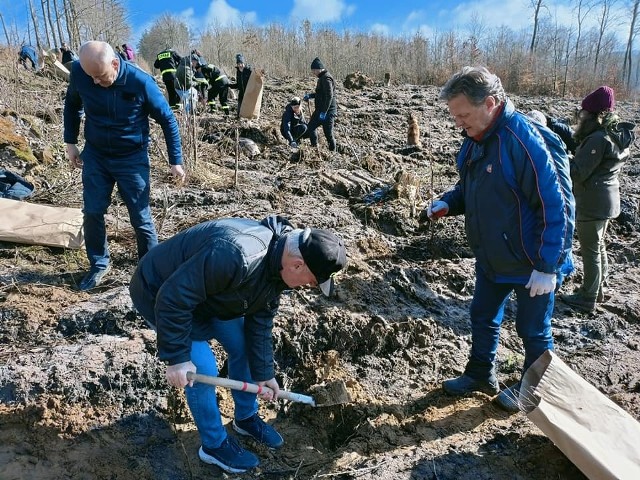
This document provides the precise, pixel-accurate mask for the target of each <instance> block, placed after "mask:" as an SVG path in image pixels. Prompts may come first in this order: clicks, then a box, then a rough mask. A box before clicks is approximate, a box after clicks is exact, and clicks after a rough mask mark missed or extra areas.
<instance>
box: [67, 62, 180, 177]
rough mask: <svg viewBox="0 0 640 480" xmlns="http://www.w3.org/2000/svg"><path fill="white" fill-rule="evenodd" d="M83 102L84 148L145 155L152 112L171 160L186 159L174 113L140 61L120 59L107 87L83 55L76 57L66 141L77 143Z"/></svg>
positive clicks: (119, 154) (102, 153) (100, 153)
mask: <svg viewBox="0 0 640 480" xmlns="http://www.w3.org/2000/svg"><path fill="white" fill-rule="evenodd" d="M83 107H84V113H86V115H85V125H84V137H85V140H86V145H85V152H87V153H90V154H93V155H97V156H99V157H100V156H101V157H109V158H118V157H123V158H125V157H129V158H131V157H135V156H137V155H139V154H143V155H144V156H145V157H146V154H147V147H148V145H149V117H151V118H153V119H154V120H155V121H157V122H158V123H159V124H160V126H161V127H162V131H163V132H164V137H165V141H166V143H167V151H168V154H169V163H170V164H171V165H181V164H182V150H181V148H180V132H179V130H178V123H177V122H176V119H175V116H174V115H173V112H172V111H171V108H169V104H168V103H167V101H166V99H165V98H164V95H162V92H161V91H160V89H159V88H158V85H156V82H155V81H154V80H153V78H152V77H151V75H149V74H148V73H146V72H144V71H143V70H141V69H140V68H138V67H137V66H135V65H133V64H131V63H128V62H123V61H120V67H119V71H118V76H117V77H116V80H115V82H114V83H113V85H111V86H109V87H108V88H104V87H101V86H100V85H96V84H95V83H94V82H93V79H92V78H91V77H90V76H89V75H87V74H86V73H85V72H84V70H82V67H81V66H80V62H79V61H75V62H73V64H72V66H71V80H70V82H69V87H68V88H67V96H66V98H65V101H64V142H65V143H71V144H76V143H78V134H79V132H80V120H81V118H82V113H83Z"/></svg>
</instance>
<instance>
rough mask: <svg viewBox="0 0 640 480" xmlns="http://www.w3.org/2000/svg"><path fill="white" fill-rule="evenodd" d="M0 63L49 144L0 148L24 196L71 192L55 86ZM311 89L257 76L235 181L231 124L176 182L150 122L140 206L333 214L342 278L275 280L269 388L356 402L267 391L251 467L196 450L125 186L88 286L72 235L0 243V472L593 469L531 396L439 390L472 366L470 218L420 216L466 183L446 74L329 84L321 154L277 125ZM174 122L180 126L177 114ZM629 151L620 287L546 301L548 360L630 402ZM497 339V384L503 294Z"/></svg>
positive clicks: (632, 260) (444, 474)
mask: <svg viewBox="0 0 640 480" xmlns="http://www.w3.org/2000/svg"><path fill="white" fill-rule="evenodd" d="M7 63H8V62H7ZM0 77H2V78H0V83H1V84H2V87H1V88H2V90H3V91H2V92H1V93H2V95H0V105H1V106H2V110H3V111H4V113H3V116H2V117H0V118H2V119H5V120H8V121H10V125H11V128H12V129H13V133H16V134H18V135H20V136H22V137H24V138H25V139H26V140H27V143H28V145H29V147H30V148H31V150H32V151H33V153H34V154H35V157H36V158H37V159H39V160H35V161H34V160H32V159H30V158H26V157H25V156H24V155H16V152H15V149H14V150H10V149H8V148H7V147H6V146H0V159H1V160H0V163H1V164H2V166H4V167H6V168H10V169H12V170H14V171H16V172H18V173H22V174H24V175H26V176H27V177H28V178H30V179H31V180H33V181H34V183H35V184H36V188H37V192H36V194H35V196H34V197H33V198H32V199H31V200H30V201H32V202H35V203H43V204H50V205H64V206H76V207H81V190H82V187H81V183H80V174H79V172H78V171H71V170H70V169H69V167H68V165H67V162H66V160H65V159H64V145H63V144H62V121H61V118H62V103H63V97H64V92H65V86H66V84H65V83H64V82H61V81H58V80H55V79H52V78H48V77H41V76H34V75H33V74H29V73H26V72H22V71H17V70H15V69H11V68H5V69H4V70H2V71H0ZM340 81H341V79H340ZM314 85H315V82H314V79H313V78H311V77H309V78H308V79H303V80H291V79H287V80H282V79H273V78H267V81H266V88H265V93H264V99H263V101H264V104H263V110H262V117H261V118H260V120H259V121H257V122H254V123H253V125H251V126H249V125H240V126H239V127H240V135H241V136H242V137H247V138H251V139H253V140H255V141H256V143H257V144H258V146H259V148H260V150H261V153H260V154H259V155H256V156H252V157H250V156H248V155H247V154H246V153H244V152H241V154H240V156H239V158H238V163H237V166H238V171H237V177H236V171H235V168H236V148H235V145H236V141H235V132H236V127H238V124H237V123H235V122H234V121H229V120H227V119H225V118H224V117H222V116H221V115H217V114H213V115H200V116H197V117H196V122H197V124H198V128H197V131H196V137H197V138H198V140H197V141H196V142H193V141H187V142H185V147H186V148H187V149H188V150H189V151H190V152H192V151H193V147H194V146H195V147H196V148H197V150H198V155H197V161H196V162H194V161H193V158H192V156H191V155H189V157H190V159H188V160H187V167H188V169H189V180H188V182H187V184H186V185H184V186H181V187H178V186H176V185H174V184H173V183H172V180H171V178H170V177H169V174H168V173H169V168H168V166H167V165H166V156H165V154H164V144H163V140H162V135H161V131H160V129H159V128H158V127H157V126H155V127H154V130H153V139H154V142H153V145H152V147H151V150H150V152H151V158H152V164H153V166H152V172H153V190H152V202H153V210H154V215H155V219H156V225H157V226H158V230H159V234H160V237H161V239H165V238H168V237H169V236H171V235H173V234H174V233H176V232H178V231H180V230H182V229H184V228H186V227H188V226H191V225H193V224H196V223H198V222H201V221H203V220H207V219H211V218H216V217H222V216H247V217H253V218H257V219H259V218H262V217H264V216H266V215H269V214H273V213H278V214H281V215H285V216H287V217H289V218H290V219H291V220H292V222H293V223H294V224H297V225H309V226H318V227H326V228H332V229H335V230H336V231H337V232H339V233H340V234H341V235H342V236H343V237H344V238H345V241H346V244H347V247H348V252H349V267H348V269H347V271H346V273H345V274H343V275H342V276H341V277H340V279H339V285H338V288H337V296H336V297H335V298H331V299H326V298H323V297H321V296H320V295H319V293H318V292H316V291H312V290H301V291H295V292H290V293H287V294H285V295H284V296H283V302H282V307H281V310H280V315H279V316H278V318H277V320H276V326H275V328H274V332H273V335H274V344H275V348H276V352H275V356H276V361H277V372H278V374H277V375H278V379H279V381H280V383H281V385H283V386H284V387H285V388H287V389H289V390H294V391H299V392H303V393H304V392H308V391H311V390H312V388H313V386H314V385H318V384H322V383H323V382H328V381H331V380H344V381H345V382H346V385H347V387H348V389H349V392H350V394H351V397H352V402H351V403H348V404H344V405H338V406H331V407H322V408H320V407H318V408H313V407H310V406H306V405H300V404H292V403H289V404H287V403H284V402H282V403H279V404H262V406H261V412H262V414H263V415H264V417H265V418H266V419H268V421H269V422H272V423H273V425H274V426H275V427H276V428H277V429H278V430H279V431H280V432H281V433H282V434H283V436H284V438H285V445H284V447H283V448H282V449H281V450H278V451H270V450H268V449H265V448H263V447H261V446H259V445H256V444H255V443H253V442H252V441H249V440H245V439H243V440H242V442H243V444H245V445H246V446H247V447H249V448H251V449H253V450H254V451H256V452H257V453H258V455H259V456H260V458H261V462H262V463H261V465H260V467H259V469H257V470H255V471H253V472H251V473H247V474H244V475H235V476H234V475H226V474H224V473H223V472H222V471H221V470H219V469H218V468H217V467H213V466H208V465H204V464H202V463H201V462H200V461H199V460H198V457H197V449H198V447H199V439H198V435H197V432H196V430H195V428H194V425H193V422H192V421H191V418H190V416H189V412H188V409H187V408H186V404H185V401H184V396H183V394H182V392H179V391H177V390H176V389H172V388H169V387H168V386H167V385H166V383H165V381H164V375H163V366H162V365H160V363H159V362H158V361H157V359H156V357H155V353H156V347H155V336H154V333H153V331H151V330H149V329H148V328H146V327H145V325H144V323H143V321H142V319H141V318H140V316H138V315H137V314H136V312H135V311H134V309H133V308H132V305H131V301H130V299H129V297H128V295H127V284H128V279H129V278H130V276H131V274H132V272H133V269H134V268H135V264H136V255H135V241H134V240H133V237H132V230H131V228H130V226H129V224H128V219H127V214H126V209H125V208H124V206H123V204H122V202H121V201H119V200H118V199H117V197H116V198H115V201H114V203H113V205H112V207H111V209H110V211H109V217H108V227H109V230H108V231H109V245H110V248H111V252H112V261H113V267H114V268H113V270H112V272H111V274H110V275H109V277H108V280H107V281H106V282H105V284H103V286H101V287H100V288H98V289H96V291H93V292H91V293H84V292H79V291H78V290H77V289H76V285H77V283H78V282H79V281H80V279H81V278H82V276H83V274H84V273H85V272H86V269H87V261H86V259H85V257H84V253H83V252H82V251H65V250H63V249H58V248H49V247H42V246H28V245H18V244H12V243H0V478H1V479H3V480H15V479H36V480H38V479H48V480H52V479H105V480H106V479H110V480H112V479H165V480H179V479H205V478H246V479H249V478H275V479H314V478H336V479H354V478H358V479H380V478H383V479H388V480H395V479H397V480H399V479H439V480H445V479H506V478H509V479H531V480H543V479H549V478H554V479H580V478H584V477H583V475H582V474H581V473H580V471H579V470H578V469H577V468H576V467H575V466H574V465H573V464H572V463H571V462H570V461H569V460H568V459H567V458H566V457H565V456H564V455H563V454H562V453H561V452H560V451H559V450H558V449H557V448H556V447H555V446H554V445H553V444H552V442H551V441H550V440H548V439H547V438H546V437H545V436H544V435H543V434H542V433H541V432H540V430H538V429H537V428H536V427H535V426H534V425H533V424H532V423H531V422H530V421H529V420H528V419H527V418H526V416H525V415H524V414H522V413H518V414H507V413H505V412H503V411H501V410H499V409H497V408H496V407H495V406H493V405H492V404H491V403H490V401H489V400H490V398H489V397H487V396H486V395H484V394H480V393H479V394H476V395H473V396H470V397H468V398H463V399H457V398H452V397H449V396H447V395H445V394H444V393H443V392H442V390H441V388H440V384H441V382H442V380H444V379H446V378H449V377H451V376H455V375H458V374H460V373H461V372H462V370H463V368H464V365H465V362H466V358H467V354H468V352H469V348H470V325H469V320H468V308H469V302H470V299H471V295H472V291H473V277H474V275H473V263H474V262H473V259H472V258H471V256H470V251H469V249H468V248H467V246H466V243H465V236H464V232H463V221H462V219H461V218H456V219H446V220H445V221H440V222H438V223H437V224H435V225H432V226H430V227H427V228H419V225H418V222H417V221H416V218H415V215H416V212H417V211H419V209H420V208H421V207H422V206H423V205H424V204H425V203H426V202H427V201H428V199H429V198H430V196H431V195H432V193H435V194H439V193H441V192H442V191H443V190H445V189H447V188H449V187H450V186H451V185H453V184H454V183H455V181H456V173H455V169H454V156H455V152H456V151H457V149H458V147H459V145H460V143H461V137H460V135H459V132H458V131H457V130H456V129H455V128H454V125H453V123H452V121H451V120H450V119H449V117H448V115H447V110H446V106H445V105H444V104H443V103H441V102H439V101H437V95H438V88H436V87H422V86H413V85H391V86H382V85H381V84H379V83H376V82H371V83H370V84H369V85H368V86H365V88H362V89H358V90H347V89H345V88H344V87H341V88H340V90H339V103H340V113H339V119H338V121H337V127H336V137H337V139H338V142H339V144H340V145H341V148H340V151H339V152H336V153H330V152H328V151H327V149H326V142H325V141H324V138H322V135H321V148H320V151H319V152H318V151H315V150H314V149H311V148H310V147H309V145H308V144H305V145H304V146H303V148H302V149H301V151H300V152H298V153H295V152H291V150H290V149H289V147H288V146H287V145H286V143H284V141H283V140H282V139H281V138H279V135H278V127H279V119H280V114H281V111H282V108H283V106H284V104H285V103H286V101H287V100H288V98H289V97H291V96H292V95H294V94H296V95H302V94H303V93H304V92H305V91H311V90H312V89H313V86H314ZM512 99H513V100H514V102H515V103H516V105H517V106H518V107H519V108H520V109H522V110H525V111H526V110H529V109H531V108H534V107H535V108H539V109H542V110H545V111H550V112H551V113H553V114H554V115H557V116H561V117H570V116H571V114H572V111H573V109H574V107H575V106H576V105H578V104H579V99H578V98H569V99H562V100H558V99H552V98H529V97H527V98H525V97H518V96H512ZM232 103H233V102H232ZM618 109H619V111H620V113H621V114H622V116H623V117H625V118H626V119H629V120H632V121H636V122H639V123H640V118H639V117H638V116H639V114H638V108H637V105H634V104H631V103H625V102H623V101H622V102H619V107H618ZM409 112H414V113H415V114H416V115H417V117H418V119H419V123H420V127H421V141H422V144H423V145H422V148H416V147H410V146H408V145H407V144H406V131H407V115H408V113H409ZM181 123H182V125H183V131H184V133H185V135H187V131H188V129H187V127H186V124H187V119H186V118H181ZM5 125H6V124H5ZM202 138H206V139H207V140H208V141H203V140H201V139H202ZM209 142H212V143H209ZM194 144H195V145H194ZM639 158H640V153H639V151H638V149H637V148H635V149H634V150H633V152H632V159H631V160H630V161H629V162H628V163H627V165H626V166H625V168H624V171H623V178H622V185H623V196H624V206H623V214H622V215H621V217H620V218H619V219H617V220H615V221H613V223H612V225H611V228H610V232H609V235H608V239H607V240H608V244H609V252H610V259H611V275H610V280H609V285H610V287H609V291H608V293H609V295H610V298H609V299H608V301H607V302H606V303H604V304H602V305H601V306H599V307H598V310H597V312H595V313H594V314H590V315H585V314H581V313H578V312H575V311H573V310H572V309H570V308H569V307H567V306H566V305H564V304H563V303H561V302H558V303H557V305H556V309H555V313H554V321H553V326H554V337H555V341H556V347H557V352H558V354H559V355H560V357H561V358H563V359H564V360H565V361H566V362H567V363H568V364H569V365H570V366H571V367H572V368H574V369H575V370H576V371H577V372H578V373H580V374H581V375H582V376H583V377H584V378H586V379H587V380H588V381H589V382H591V383H592V384H594V385H595V386H596V387H597V388H598V389H599V390H600V391H601V392H603V393H604V394H605V395H607V396H608V397H609V398H611V399H612V400H613V401H615V402H616V403H618V404H619V405H621V406H622V407H623V408H625V409H626V410H627V411H628V412H629V413H631V415H633V416H634V417H635V418H636V419H638V418H639V417H640V374H639V373H638V371H639V370H638V365H640V280H639V279H640V265H639V259H638V252H639V251H640V249H639V247H640V245H639V243H640V242H639V239H638V230H639V229H640V221H639V217H638V201H639V198H640V185H639V180H640V179H639V178H638V175H639V174H640V164H639V162H638V159H639ZM236 178H237V183H236ZM577 264H578V270H577V272H576V274H575V275H574V276H573V277H572V278H571V279H570V280H569V281H568V283H567V284H565V286H564V287H563V289H564V291H571V290H572V289H573V288H574V287H576V286H577V285H579V283H580V279H581V266H580V259H579V257H578V261H577ZM219 353H220V355H219V357H220V361H221V365H220V366H221V368H223V371H224V365H223V363H222V362H223V360H224V354H223V353H222V352H219ZM498 356H499V363H498V374H499V379H500V381H501V382H503V383H505V384H510V383H511V382H513V381H515V380H517V379H518V377H519V367H520V365H521V364H522V361H523V350H522V346H521V342H520V341H519V339H518V337H517V336H516V334H515V329H514V325H513V306H511V307H510V308H509V315H508V319H507V321H506V322H505V325H504V328H503V332H502V336H501V341H500V348H499V352H498ZM219 399H220V403H221V406H222V411H223V414H224V416H225V421H230V420H231V418H232V414H233V410H232V409H233V407H232V402H231V400H230V399H231V397H230V395H229V392H228V391H226V390H224V389H219Z"/></svg>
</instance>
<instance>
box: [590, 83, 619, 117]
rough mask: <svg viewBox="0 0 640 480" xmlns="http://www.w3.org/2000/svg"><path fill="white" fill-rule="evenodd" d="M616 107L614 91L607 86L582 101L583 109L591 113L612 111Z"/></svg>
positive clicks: (596, 90)
mask: <svg viewBox="0 0 640 480" xmlns="http://www.w3.org/2000/svg"><path fill="white" fill-rule="evenodd" d="M615 105H616V97H615V94H614V93H613V89H612V88H611V87H607V86H606V85H604V86H602V87H599V88H597V89H595V90H594V91H593V92H591V93H590V94H589V95H587V96H586V97H584V100H582V109H583V110H586V111H587V112H591V113H600V112H606V111H611V110H613V107H615Z"/></svg>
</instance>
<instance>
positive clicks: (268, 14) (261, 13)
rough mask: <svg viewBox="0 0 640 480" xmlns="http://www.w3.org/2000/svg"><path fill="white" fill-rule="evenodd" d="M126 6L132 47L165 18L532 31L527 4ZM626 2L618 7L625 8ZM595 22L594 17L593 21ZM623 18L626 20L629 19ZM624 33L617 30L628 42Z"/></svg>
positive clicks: (387, 0) (326, 1)
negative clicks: (476, 25) (474, 25)
mask: <svg viewBox="0 0 640 480" xmlns="http://www.w3.org/2000/svg"><path fill="white" fill-rule="evenodd" d="M123 1H124V2H125V4H126V5H128V14H129V20H130V22H131V23H132V26H133V34H132V38H130V39H129V41H131V42H136V41H137V40H138V39H139V37H140V35H141V34H142V32H143V31H144V30H145V29H146V28H148V27H149V26H150V25H151V24H152V23H153V21H154V19H155V18H157V17H159V16H160V15H162V14H163V13H167V12H168V13H172V14H175V15H178V16H181V17H182V18H184V19H185V20H187V21H188V22H189V24H190V25H191V26H192V27H193V30H194V31H195V32H199V31H202V30H204V29H205V27H206V26H207V25H208V24H211V23H213V21H214V19H217V21H218V23H219V24H223V25H228V24H233V25H238V24H239V23H240V22H241V21H244V22H245V23H247V22H248V23H251V24H254V25H267V24H269V23H272V22H277V23H281V24H289V23H290V22H299V21H301V20H303V19H305V18H307V19H309V20H310V21H311V22H312V23H313V24H314V25H324V26H328V27H330V28H334V29H337V30H342V29H350V30H359V31H364V32H377V33H383V34H385V35H393V36H396V35H403V34H413V33H416V32H418V31H420V32H422V33H423V34H424V35H426V36H431V35H432V34H433V32H434V31H446V30H450V29H459V30H465V29H467V27H468V25H469V24H470V22H471V20H472V18H474V17H475V18H476V19H477V20H479V21H481V22H482V23H483V24H484V25H485V26H487V27H488V28H489V29H493V28H495V27H498V26H500V25H501V24H503V23H504V24H506V25H508V26H509V27H511V28H513V29H519V28H522V27H525V28H528V27H531V25H532V18H533V14H532V11H531V9H530V8H529V7H528V5H529V3H530V2H529V0H470V1H465V0H395V1H394V0H183V1H176V0H123ZM545 3H546V4H547V5H549V8H548V14H549V15H552V16H555V17H556V18H557V19H558V22H559V23H560V24H565V25H570V24H572V23H574V22H573V17H574V15H573V12H572V10H571V7H570V3H571V2H570V0H546V2H545ZM623 3H624V2H621V4H623ZM26 4H27V2H26V0H22V2H20V1H18V2H16V1H15V0H0V11H2V13H3V16H4V19H5V22H6V23H8V24H11V23H13V22H14V21H16V22H20V21H21V20H22V21H24V17H25V15H26V8H25V5H26ZM592 17H595V15H592ZM624 18H627V19H628V18H629V14H627V15H626V16H625V17H624ZM627 28H628V27H624V26H621V27H619V28H618V32H619V37H620V38H621V39H623V40H624V39H626V35H627V33H626V32H627Z"/></svg>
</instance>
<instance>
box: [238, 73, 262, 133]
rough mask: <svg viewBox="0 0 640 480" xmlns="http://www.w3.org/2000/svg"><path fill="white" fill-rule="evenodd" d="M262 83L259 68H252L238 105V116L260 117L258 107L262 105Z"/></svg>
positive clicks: (252, 118)
mask: <svg viewBox="0 0 640 480" xmlns="http://www.w3.org/2000/svg"><path fill="white" fill-rule="evenodd" d="M263 84H264V81H263V78H262V74H261V73H260V71H259V70H257V69H256V70H252V71H251V76H250V77H249V81H248V82H247V88H246V90H245V91H244V96H243V97H242V105H240V118H246V119H249V120H257V119H258V118H260V108H261V107H262V86H263Z"/></svg>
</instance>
